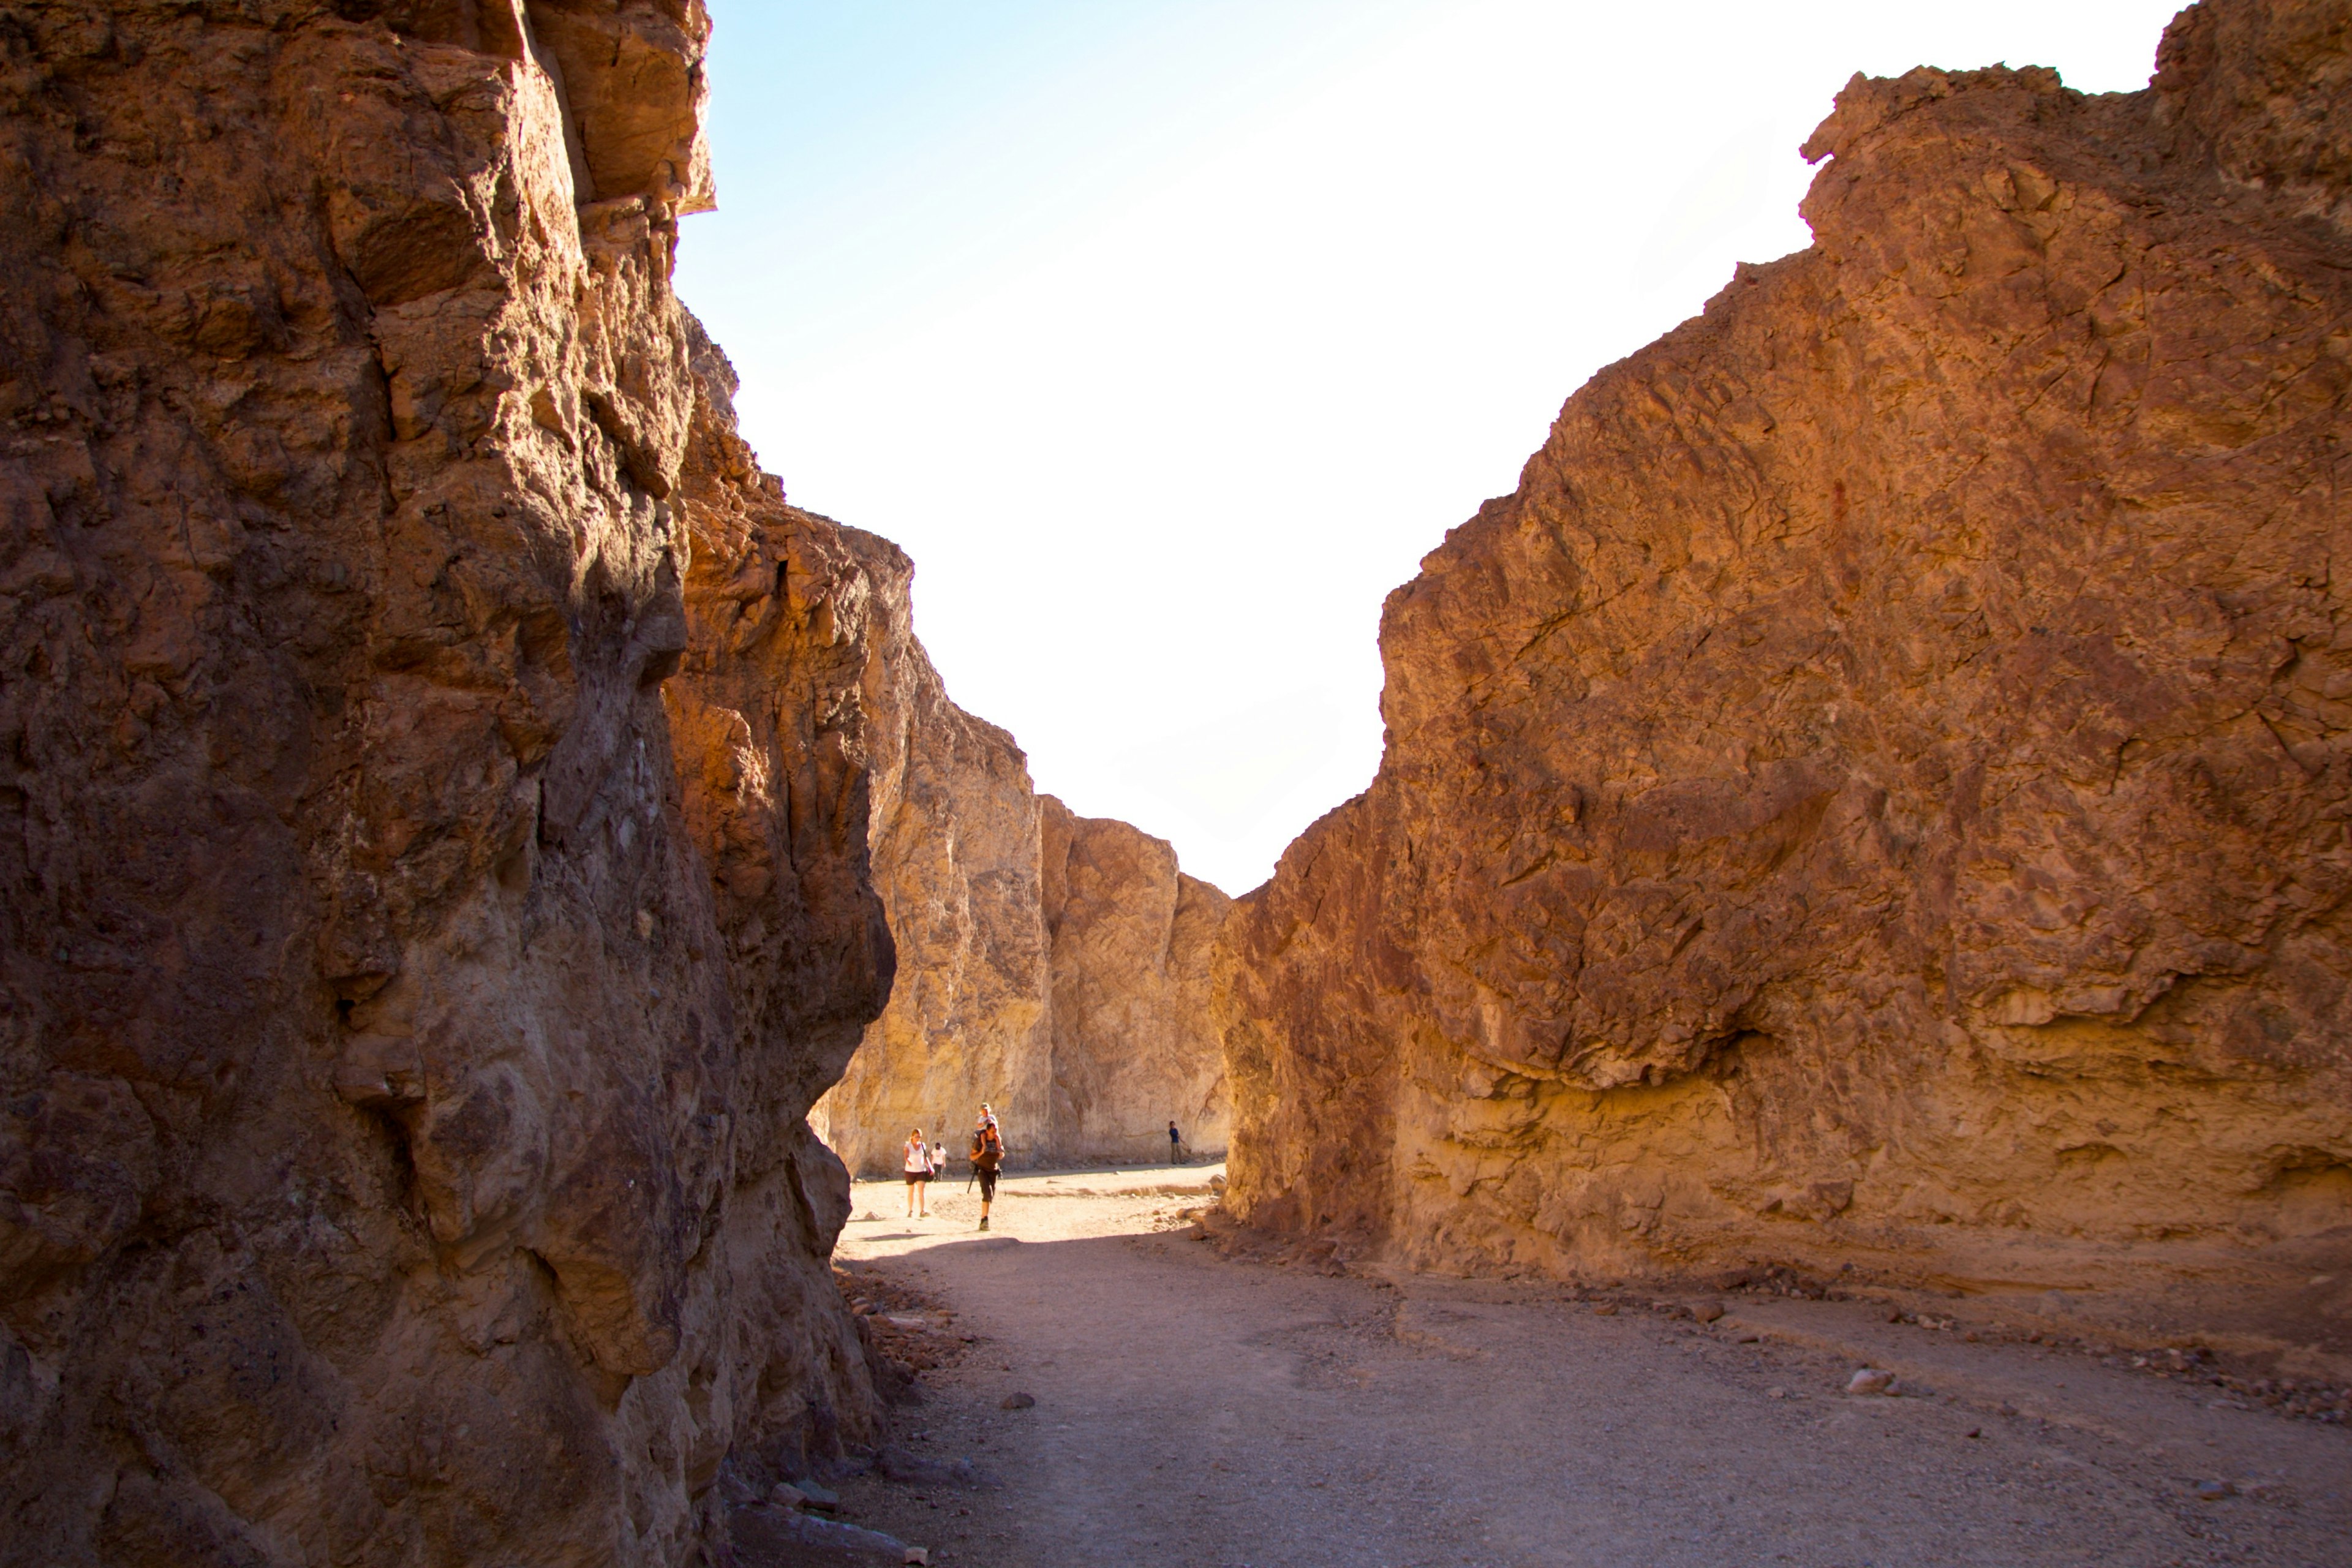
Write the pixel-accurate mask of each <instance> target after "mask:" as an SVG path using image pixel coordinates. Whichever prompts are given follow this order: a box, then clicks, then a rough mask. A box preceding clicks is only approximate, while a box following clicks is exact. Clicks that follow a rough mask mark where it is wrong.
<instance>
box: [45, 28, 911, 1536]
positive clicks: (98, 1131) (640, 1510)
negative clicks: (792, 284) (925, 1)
mask: <svg viewBox="0 0 2352 1568" xmlns="http://www.w3.org/2000/svg"><path fill="white" fill-rule="evenodd" d="M521 15H522V12H521V8H520V7H519V6H514V5H507V4H503V3H501V4H498V5H480V6H475V5H466V6H422V5H365V4H360V5H337V6H334V7H323V6H315V5H281V4H269V3H263V4H258V5H249V6H245V7H241V8H231V9H230V10H226V11H220V10H215V11H214V12H211V13H206V14H205V15H203V16H198V15H195V14H193V13H184V12H183V11H181V10H178V9H174V8H172V7H153V6H140V5H117V6H110V7H106V8H104V9H103V11H102V13H100V12H95V11H93V10H92V8H90V7H87V6H69V5H43V6H35V7H31V8H27V9H24V10H22V11H20V12H17V13H12V17H11V28H12V30H11V32H10V33H9V37H8V42H7V44H6V46H5V47H6V49H7V51H8V58H9V62H10V63H9V66H8V74H7V79H6V82H5V86H0V93H5V95H6V99H7V110H8V112H6V113H5V115H0V200H5V210H6V211H7V213H8V214H9V221H8V223H7V224H6V225H5V226H0V278H5V285H6V286H5V291H0V292H5V300H6V304H5V307H0V340H5V350H0V517H5V529H0V577H5V583H0V586H5V595H0V668H5V671H6V673H5V676H0V756H5V770H6V771H5V774H0V879H5V886H6V888H7V889H8V891H7V895H6V897H5V899H4V900H0V922H4V923H0V930H5V942H0V953H5V967H4V968H0V1079H5V1089H6V1092H5V1096H0V1510H5V1513H6V1515H7V1517H8V1519H9V1521H10V1525H9V1532H10V1537H11V1539H10V1544H11V1546H13V1547H16V1548H17V1552H16V1553H15V1555H24V1554H26V1553H29V1554H30V1555H31V1556H33V1557H35V1558H38V1559H40V1560H42V1561H49V1560H56V1561H60V1562H62V1561H103V1562H107V1563H120V1564H126V1565H133V1564H150V1563H152V1564H159V1565H160V1564H165V1563H173V1564H177V1563H187V1562H191V1561H198V1560H205V1561H210V1560H228V1559H239V1560H244V1559H251V1560H253V1561H269V1562H279V1561H296V1560H299V1561H304V1562H311V1561H316V1562H327V1561H336V1562H350V1563H412V1562H436V1563H457V1562H487V1561H509V1560H511V1561H515V1562H525V1561H529V1562H542V1561H544V1562H553V1561H559V1560H562V1561H570V1560H581V1561H622V1560H625V1561H630V1562H648V1563H651V1562H684V1561H687V1560H688V1559H690V1558H693V1557H695V1556H697V1555H698V1554H701V1553H703V1552H705V1551H706V1549H708V1548H711V1547H714V1546H716V1545H719V1544H723V1540H722V1539H721V1537H722V1536H723V1526H722V1525H721V1524H720V1522H719V1513H718V1510H717V1504H716V1501H715V1499H716V1497H717V1495H718V1494H717V1492H716V1491H715V1490H714V1487H715V1484H716V1481H717V1479H718V1477H719V1471H720V1467H721V1464H722V1461H724V1460H725V1459H726V1458H727V1457H728V1455H729V1454H730V1452H746V1453H748V1452H749V1451H751V1450H753V1449H760V1450H761V1451H764V1452H767V1453H770V1454H772V1455H775V1454H780V1453H790V1452H791V1451H793V1450H798V1449H801V1448H803V1447H810V1446H814V1447H818V1448H825V1447H833V1446H837V1445H839V1444H840V1443H842V1442H844V1441H845V1440H847V1441H854V1440H858V1439H860V1438H862V1437H866V1436H870V1435H871V1434H872V1432H873V1431H874V1429H875V1424H876V1421H877V1415H878V1405H877V1400H876V1396H875V1391H874V1387H873V1383H872V1367H871V1363H869V1361H868V1360H867V1359H866V1352H865V1351H864V1350H863V1349H862V1347H861V1342H860V1340H859V1338H858V1336H857V1335H856V1331H855V1329H854V1328H853V1326H852V1324H851V1321H850V1320H849V1317H848V1315H847V1313H846V1312H845V1310H843V1308H842V1307H841V1305H840V1303H839V1300H838V1293H837V1292H836V1291H835V1288H834V1286H833V1285H832V1283H831V1281H830V1279H829V1278H828V1274H827V1270H826V1268H825V1264H824V1254H825V1253H826V1251H827V1250H828V1248H829V1247H830V1243H831V1239H832V1237H833V1234H834V1233H835V1230H836V1229H837V1227H838V1226H839V1224H840V1222H841V1219H842V1217H843V1215H844V1213H845V1205H846V1198H847V1187H846V1182H845V1173H843V1171H842V1169H841V1166H840V1164H839V1163H838V1162H837V1161H836V1160H835V1159H834V1158H833V1156H832V1155H831V1154H830V1153H829V1152H826V1151H825V1150H824V1148H823V1146H822V1145H821V1144H819V1143H818V1142H816V1141H815V1140H814V1138H812V1137H811V1136H810V1135H809V1133H808V1131H807V1128H806V1126H805V1124H804V1122H803V1114H804V1112H805V1111H806V1110H807V1109H808V1107H809V1104H810V1103H811V1101H812V1100H814V1098H815V1096H816V1095H817V1093H818V1092H820V1091H821V1090H822V1089H824V1087H825V1085H826V1084H827V1083H829V1082H830V1081H831V1080H832V1078H833V1077H834V1076H835V1075H836V1074H837V1073H838V1072H839V1070H840V1068H841V1065H842V1063H843V1062H844V1061H845V1060H846V1058H847V1057H848V1055H849V1053H850V1051H851V1050H852V1049H853V1048H854V1047H855V1046H856V1040H857V1037H858V1035H859V1032H860V1030H861V1029H862V1027H863V1026H864V1025H865V1023H866V1020H867V1019H869V1018H871V1017H872V1016H874V1015H875V1014H876V1013H877V1011H878V1010H879V1008H880V1007H881V1005H882V1002H883V999H884V996H885V995H886V994H887V989H888V985H889V981H890V958H889V944H888V939H887V931H886V929H885V927H884V924H883V921H882V914H881V909H880V906H879V904H878V903H877V901H876V899H875V897H874V893H873V889H872V887H871V885H870V882H869V879H868V878H867V875H866V816H865V812H864V795H863V792H864V789H865V787H866V775H867V771H868V763H867V757H866V752H865V751H864V749H863V748H864V746H865V745H866V741H865V739H864V735H863V731H862V728H861V726H862V724H863V722H864V719H863V712H864V710H863V706H862V705H863V703H864V697H863V694H862V692H861V690H860V688H859V685H858V681H859V679H861V677H862V675H863V673H864V671H865V669H866V664H867V655H866V648H865V646H864V642H863V639H865V638H866V637H868V636H869V634H870V628H869V623H868V621H867V619H866V606H867V605H870V603H871V601H872V598H873V594H874V587H873V584H872V583H871V582H870V581H869V580H868V578H867V577H866V574H865V570H864V568H863V566H862V564H861V563H860V559H859V557H858V556H857V554H856V552H855V550H854V549H853V548H852V547H851V545H850V544H849V542H847V541H846V540H845V537H844V535H843V534H842V532H841V531H839V530H837V529H835V528H834V527H833V526H832V525H830V524H827V523H824V521H822V520H816V519H811V518H809V517H807V516H806V514H801V513H794V512H792V511H791V510H789V509H786V508H784V507H783V506H782V499H781V495H780V493H779V492H778V491H777V489H776V487H775V485H774V481H772V480H770V479H765V478H764V477H762V476H761V474H760V473H759V471H758V469H757V468H756V465H755V464H753V463H752V461H751V456H750V454H749V453H748V451H746V450H745V449H744V448H743V447H742V445H741V443H740V440H737V439H736V438H735V437H734V435H733V431H732V419H731V415H730V414H729V413H728V412H727V410H726V406H725V400H726V391H727V388H726V385H725V372H724V362H723V361H722V360H719V358H718V357H717V355H716V354H715V353H714V352H712V351H710V350H709V347H708V345H707V344H703V343H701V342H699V339H698V333H697V331H695V330H694V328H693V326H692V323H691V322H690V321H688V318H687V316H686V315H685V313H684V311H683V310H681V309H680V307H679V305H678V303H677V299H676V297H675V296H674V295H673V294H672V292H671V289H670V258H671V251H672V247H673V245H674V243H675V241H676V238H677V233H676V228H675V226H674V222H673V220H674V217H675V215H676V214H677V212H678V211H680V210H685V209H690V208H692V207H693V206H695V205H705V204H707V202H708V200H709V184H708V168H707V159H706V157H705V155H704V153H703V152H702V142H701V132H700V127H699V123H698V116H697V110H698V100H699V96H700V93H701V90H702V89H701V86H700V83H701V82H702V80H703V75H702V49H703V43H704V39H705V37H706V34H707V30H708V23H707V20H706V19H705V17H704V16H703V14H702V11H701V8H700V6H699V5H698V4H667V3H666V4H661V5H656V4H654V3H652V0H617V3H616V4H611V5H603V6H599V7H582V6H556V7H541V6H533V7H531V10H530V15H531V16H532V17H533V19H534V21H535V22H536V21H543V22H544V28H543V30H542V31H541V33H540V35H539V36H538V37H536V38H535V39H534V38H531V37H526V35H525V30H524V29H523V28H522V26H521V25H520V16H521ZM353 17H358V18H361V19H359V20H352V18H353ZM714 378H716V379H714ZM682 667H683V668H684V671H685V673H684V674H682V675H681V674H680V673H679V671H680V669H681V668H682ZM666 701H667V702H668V703H669V704H671V705H672V709H673V710H672V711H666V710H665V703H666ZM712 1531H719V1532H720V1534H719V1535H713V1534H712V1533H711V1532H712Z"/></svg>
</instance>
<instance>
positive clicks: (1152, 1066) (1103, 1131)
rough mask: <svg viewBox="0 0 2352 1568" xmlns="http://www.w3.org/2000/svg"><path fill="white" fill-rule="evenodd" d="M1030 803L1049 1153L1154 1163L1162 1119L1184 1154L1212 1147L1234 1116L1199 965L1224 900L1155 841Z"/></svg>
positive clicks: (1160, 1152)
mask: <svg viewBox="0 0 2352 1568" xmlns="http://www.w3.org/2000/svg"><path fill="white" fill-rule="evenodd" d="M1041 804H1042V805H1043V807H1044V842H1043V858H1044V862H1045V877H1044V893H1045V931H1046V934H1047V937H1048V939H1049V940H1050V942H1051V943H1052V949H1053V972H1054V977H1053V980H1054V984H1053V1015H1052V1016H1053V1042H1054V1058H1053V1060H1054V1071H1053V1090H1054V1116H1053V1138H1054V1144H1055V1150H1056V1152H1058V1153H1059V1155H1060V1156H1061V1157H1062V1158H1065V1159H1071V1160H1096V1159H1102V1160H1138V1159H1151V1160H1155V1161H1156V1160H1160V1159H1164V1158H1165V1157H1166V1156H1167V1153H1168V1124H1169V1122H1170V1121H1174V1122H1175V1123H1176V1125H1177V1130H1178V1131H1180V1132H1181V1133H1182V1134H1183V1135H1184V1141H1185V1143H1186V1145H1187V1146H1188V1147H1189V1148H1190V1149H1192V1151H1193V1152H1197V1153H1202V1154H1217V1153H1223V1152H1224V1147H1225V1141H1226V1139H1227V1137H1228V1136H1229V1135H1230V1132H1231V1128H1232V1120H1233V1114H1232V1107H1231V1106H1230V1105H1229V1104H1228V1103H1227V1101H1226V1099H1225V1061H1224V1042H1223V1038H1222V1037H1220V1036H1219V1034H1218V1033H1217V1030H1216V1026H1215V1025H1214V1022H1213V1019H1212V1016H1211V1014H1210V1007H1209V1004H1210V979H1209V975H1210V958H1211V955H1212V953H1213V952H1214V951H1215V947H1216V942H1217V937H1218V934H1219V932H1220V931H1222V930H1223V926H1224V922H1225V917H1226V914H1227V912H1228V911H1229V910H1231V909H1232V908H1233V900H1231V899H1229V898H1227V897H1225V895H1224V894H1223V892H1221V891H1219V890H1218V889H1215V888H1213V887H1211V886H1210V885H1209V884H1208V883H1206V882H1203V881H1202V880H1201V879H1199V878H1197V877H1188V876H1185V875H1184V874H1183V873H1182V872H1181V871H1180V870H1178V869H1177V867H1176V851H1175V850H1174V848H1172V847H1171V846H1170V845H1169V844H1168V842H1167V840H1165V839H1161V838H1154V837H1151V836H1150V834H1148V833H1145V832H1143V831H1142V830H1141V829H1139V828H1136V827H1131V826H1129V825H1128V824H1126V823H1124V822H1117V821H1113V820H1110V819H1108V818H1106V817H1093V816H1076V815H1075V814H1073V813H1072V812H1071V810H1070V809H1069V807H1067V806H1066V805H1063V804H1062V803H1061V802H1060V801H1058V800H1056V799H1055V798H1054V797H1053V796H1052V795H1046V796H1045V797H1044V800H1043V802H1042V803H1041Z"/></svg>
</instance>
